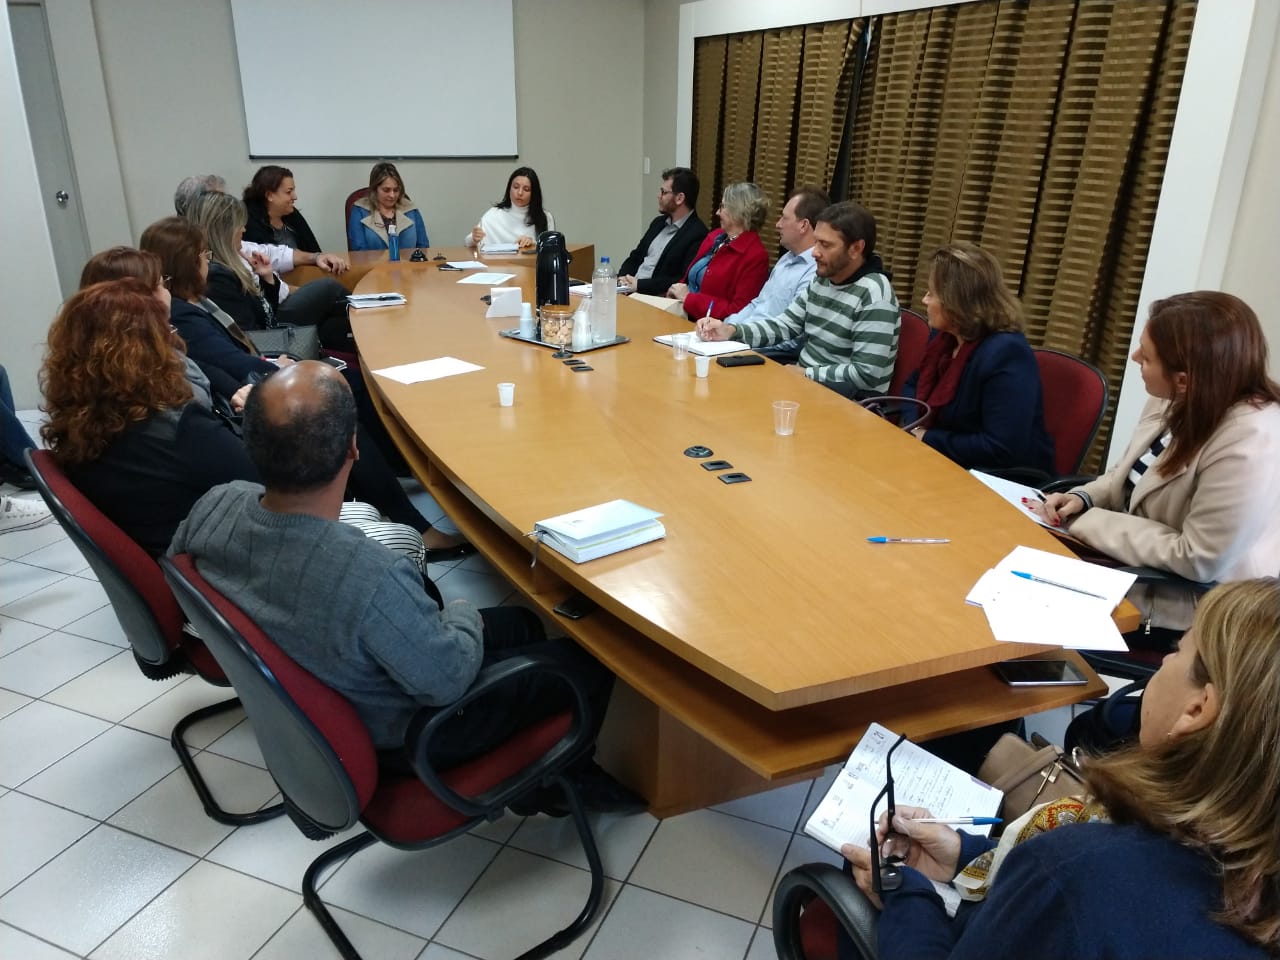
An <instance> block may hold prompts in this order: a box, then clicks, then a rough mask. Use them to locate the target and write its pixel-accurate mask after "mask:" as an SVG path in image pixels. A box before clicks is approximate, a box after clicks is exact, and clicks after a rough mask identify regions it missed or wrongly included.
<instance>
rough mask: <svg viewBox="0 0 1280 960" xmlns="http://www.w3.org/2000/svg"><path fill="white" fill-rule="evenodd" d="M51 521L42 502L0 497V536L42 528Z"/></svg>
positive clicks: (51, 515) (49, 514)
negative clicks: (16, 531)
mask: <svg viewBox="0 0 1280 960" xmlns="http://www.w3.org/2000/svg"><path fill="white" fill-rule="evenodd" d="M52 519H53V514H52V513H50V512H49V508H48V507H46V506H45V505H44V501H43V500H19V499H18V498H17V497H0V534H4V533H12V532H13V531H14V530H30V529H31V528H32V527H42V526H44V525H45V524H46V523H48V522H49V521H50V520H52Z"/></svg>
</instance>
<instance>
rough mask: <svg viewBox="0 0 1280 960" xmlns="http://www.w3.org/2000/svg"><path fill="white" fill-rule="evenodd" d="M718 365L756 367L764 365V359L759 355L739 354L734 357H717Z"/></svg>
mask: <svg viewBox="0 0 1280 960" xmlns="http://www.w3.org/2000/svg"><path fill="white" fill-rule="evenodd" d="M716 363H718V364H720V366H722V367H755V366H759V365H760V364H762V363H764V357H762V356H760V354H758V353H739V354H735V355H733V356H732V357H716Z"/></svg>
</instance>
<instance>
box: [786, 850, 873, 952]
mask: <svg viewBox="0 0 1280 960" xmlns="http://www.w3.org/2000/svg"><path fill="white" fill-rule="evenodd" d="M878 921H879V917H878V914H877V911H876V909H875V908H874V907H873V906H872V905H871V903H870V902H869V901H868V900H867V898H866V897H865V896H863V894H862V891H861V890H859V889H858V888H857V887H856V886H855V885H854V882H853V879H852V878H851V877H849V876H848V875H847V874H845V873H843V872H842V871H841V870H840V868H839V867H836V866H833V865H831V864H829V863H806V864H803V865H802V866H799V867H796V868H795V869H794V870H791V871H789V872H787V873H786V874H784V875H783V877H782V879H781V880H780V881H779V882H778V891H777V893H775V894H774V896H773V946H774V950H775V951H776V952H777V954H778V960H835V957H836V926H837V924H839V925H840V926H843V927H844V929H845V932H846V933H847V934H848V935H849V939H850V940H852V941H853V944H854V948H855V950H856V952H857V954H858V955H859V957H861V958H862V960H875V958H876V956H877V955H878V949H877V941H876V925H877V923H878Z"/></svg>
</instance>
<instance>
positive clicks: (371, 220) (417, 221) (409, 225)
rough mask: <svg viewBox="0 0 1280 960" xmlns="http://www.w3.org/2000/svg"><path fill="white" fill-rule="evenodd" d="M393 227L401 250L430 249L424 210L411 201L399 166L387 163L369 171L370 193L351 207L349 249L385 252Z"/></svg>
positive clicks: (377, 164)
mask: <svg viewBox="0 0 1280 960" xmlns="http://www.w3.org/2000/svg"><path fill="white" fill-rule="evenodd" d="M393 226H394V227H395V228H396V236H397V237H398V239H399V243H400V248H401V249H403V250H412V249H413V248H414V247H429V246H431V238H430V237H428V236H427V226H426V224H425V223H423V222H422V211H421V210H419V209H418V206H417V204H415V203H414V202H413V201H412V200H411V199H410V197H409V192H408V191H407V190H405V188H404V179H403V178H402V177H401V176H400V171H399V170H397V169H396V165H395V164H394V163H389V162H387V161H385V160H384V161H381V162H380V163H375V164H374V165H373V169H372V170H370V171H369V192H368V193H367V194H366V195H365V196H363V197H361V198H360V199H358V200H357V201H356V202H355V203H353V204H352V205H351V216H350V217H349V218H348V220H347V246H348V247H349V248H350V249H352V250H386V249H387V246H388V237H389V236H390V228H391V227H393Z"/></svg>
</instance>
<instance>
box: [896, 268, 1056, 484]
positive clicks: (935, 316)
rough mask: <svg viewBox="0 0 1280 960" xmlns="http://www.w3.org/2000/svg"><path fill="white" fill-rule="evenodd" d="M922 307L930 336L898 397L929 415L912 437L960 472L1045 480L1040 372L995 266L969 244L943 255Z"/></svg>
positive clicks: (1047, 465) (1048, 457)
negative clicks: (1026, 474)
mask: <svg viewBox="0 0 1280 960" xmlns="http://www.w3.org/2000/svg"><path fill="white" fill-rule="evenodd" d="M924 304H925V308H926V310H927V311H928V319H929V326H930V327H932V328H933V329H932V333H931V334H930V337H929V345H928V347H926V348H925V353H924V357H923V358H922V359H921V361H920V369H919V370H918V371H917V372H916V373H915V375H914V376H913V377H912V378H911V379H910V380H908V381H907V385H906V387H905V389H904V392H905V393H906V394H907V395H909V396H914V397H915V398H916V399H918V400H923V401H924V402H925V403H927V404H929V407H930V414H929V418H928V419H927V420H926V421H925V422H924V423H923V424H921V425H920V426H919V427H917V428H916V429H915V430H913V431H912V432H913V433H914V434H915V436H917V437H919V438H920V439H921V440H923V441H924V442H925V443H926V444H928V445H929V446H931V447H933V449H935V450H937V451H938V452H939V453H941V454H943V455H944V456H946V457H948V458H950V459H952V460H954V461H955V462H956V463H958V464H960V466H962V467H965V468H966V469H975V468H976V469H979V470H995V471H999V470H1002V469H1008V468H1012V467H1018V468H1025V469H1029V470H1032V471H1035V473H1036V474H1038V475H1042V476H1043V479H1044V480H1048V479H1050V478H1051V477H1052V475H1053V440H1052V439H1051V438H1050V437H1049V434H1048V432H1047V431H1046V430H1045V426H1044V397H1043V394H1042V392H1041V388H1040V369H1039V367H1038V366H1037V365H1036V358H1035V354H1033V353H1032V352H1031V345H1030V344H1029V343H1027V338H1026V335H1025V334H1024V333H1023V329H1024V322H1023V318H1022V306H1021V305H1020V304H1019V303H1018V301H1017V300H1016V299H1014V297H1013V295H1012V294H1011V293H1010V292H1009V290H1008V288H1006V287H1005V285H1004V277H1003V276H1002V274H1001V271H1000V264H999V263H998V262H997V261H996V259H995V257H993V256H991V254H989V253H987V251H985V250H983V249H982V248H981V247H979V246H977V245H976V244H972V243H952V244H948V245H947V246H945V247H941V248H940V249H939V250H938V251H937V252H935V253H934V255H933V260H932V262H931V264H930V267H929V290H928V292H927V293H926V294H925V298H924Z"/></svg>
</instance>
